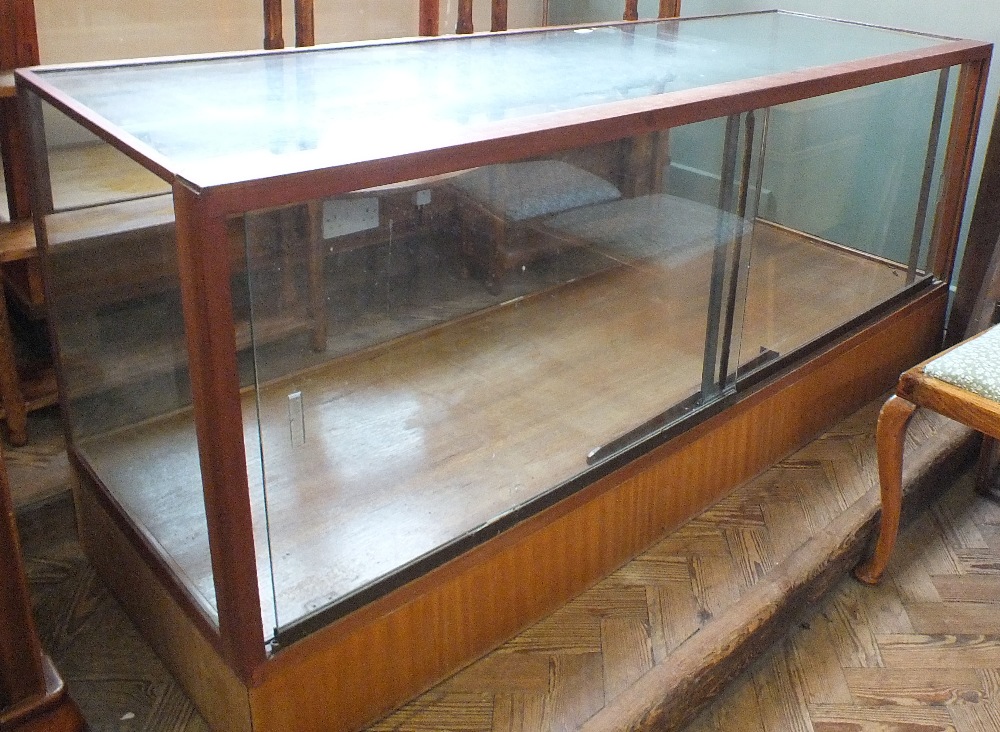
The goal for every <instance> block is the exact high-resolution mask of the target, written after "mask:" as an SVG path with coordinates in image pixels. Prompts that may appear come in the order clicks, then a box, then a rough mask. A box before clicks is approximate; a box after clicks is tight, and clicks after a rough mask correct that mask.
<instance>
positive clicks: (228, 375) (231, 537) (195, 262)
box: [174, 183, 266, 682]
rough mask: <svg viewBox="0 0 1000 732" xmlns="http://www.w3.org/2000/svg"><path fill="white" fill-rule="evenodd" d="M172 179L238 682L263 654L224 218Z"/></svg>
mask: <svg viewBox="0 0 1000 732" xmlns="http://www.w3.org/2000/svg"><path fill="white" fill-rule="evenodd" d="M210 204H211V201H210V200H206V199H199V197H198V195H197V194H196V193H195V192H193V191H191V190H190V189H188V188H186V187H185V186H184V185H182V184H180V183H177V184H175V185H174V211H175V217H176V227H177V260H178V265H179V268H180V275H181V300H182V305H183V310H184V326H185V332H186V337H187V349H188V357H189V359H190V374H191V390H192V393H193V396H194V421H195V431H196V433H197V436H198V452H199V455H200V462H201V474H202V484H203V488H204V495H205V513H206V516H207V520H208V543H209V548H210V550H211V553H212V573H213V577H214V581H215V599H216V607H217V608H218V613H219V634H220V636H221V639H222V649H223V656H224V657H225V660H226V662H227V663H228V664H229V665H230V667H231V668H232V669H233V671H234V672H235V673H236V675H237V676H238V677H239V678H240V679H242V680H243V681H245V682H249V681H250V679H252V678H253V675H254V672H255V671H256V669H257V668H258V667H259V666H260V665H261V664H262V663H263V662H264V660H265V658H266V654H265V648H264V634H263V621H262V619H261V604H260V594H259V590H258V576H257V561H256V550H255V547H254V535H253V517H252V514H251V506H250V488H249V482H248V477H247V459H246V453H245V452H244V448H243V410H242V405H241V403H240V379H239V371H238V368H237V363H236V336H235V333H236V325H235V322H234V319H233V304H232V295H231V293H230V277H231V272H230V263H229V256H228V252H227V251H226V247H227V245H228V239H227V235H226V221H225V218H224V217H223V216H222V215H220V214H219V213H218V212H217V211H215V210H212V206H211V205H210Z"/></svg>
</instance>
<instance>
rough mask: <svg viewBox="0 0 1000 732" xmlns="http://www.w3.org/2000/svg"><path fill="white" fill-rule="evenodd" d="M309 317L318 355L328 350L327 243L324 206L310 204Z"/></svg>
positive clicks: (312, 338) (314, 203) (311, 342)
mask: <svg viewBox="0 0 1000 732" xmlns="http://www.w3.org/2000/svg"><path fill="white" fill-rule="evenodd" d="M307 236H308V237H309V260H308V270H309V273H308V278H309V317H310V318H312V321H313V323H312V325H313V327H312V333H311V337H310V341H309V342H310V345H311V346H312V349H313V350H314V351H316V352H317V353H322V352H323V351H325V350H326V336H327V324H326V280H325V277H324V266H325V263H326V243H325V242H324V241H323V204H322V202H321V201H310V202H309V226H308V233H307Z"/></svg>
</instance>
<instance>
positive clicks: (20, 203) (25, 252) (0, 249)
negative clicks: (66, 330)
mask: <svg viewBox="0 0 1000 732" xmlns="http://www.w3.org/2000/svg"><path fill="white" fill-rule="evenodd" d="M38 62H39V58H38V34H37V32H36V28H35V8H34V2H33V0H0V155H2V157H3V172H4V180H5V183H6V187H7V202H8V208H9V214H10V220H11V222H12V223H0V272H2V277H3V292H4V293H6V295H7V296H8V297H10V298H12V299H13V300H14V301H16V302H18V303H19V304H21V305H23V306H24V308H23V309H24V311H25V312H26V313H27V314H28V316H29V317H30V318H34V319H38V318H41V317H42V312H43V298H42V278H41V271H40V268H39V261H38V251H37V248H36V246H35V233H34V229H33V227H32V223H31V202H30V200H29V180H30V168H29V165H30V163H29V158H28V151H27V143H26V138H25V132H24V128H23V125H22V122H21V118H20V114H19V112H18V108H17V99H16V97H15V89H14V75H13V72H12V70H13V69H16V68H19V67H22V66H34V65H36V64H38ZM27 376H28V378H27V380H24V379H22V374H21V373H20V372H19V370H18V365H17V359H16V358H15V347H14V340H13V337H12V335H11V329H10V320H9V317H8V312H7V305H6V302H4V298H3V297H2V296H0V404H2V406H3V410H4V419H5V420H6V422H7V430H8V438H9V440H10V441H11V443H13V444H15V445H23V444H24V443H25V442H27V441H28V434H27V413H28V411H29V410H31V409H36V408H39V407H42V406H48V405H50V404H54V403H55V401H56V393H55V381H54V378H53V375H52V371H51V369H48V368H43V369H41V370H39V371H38V372H37V373H33V374H29V375H27Z"/></svg>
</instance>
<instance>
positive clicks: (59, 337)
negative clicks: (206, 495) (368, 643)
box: [41, 117, 217, 620]
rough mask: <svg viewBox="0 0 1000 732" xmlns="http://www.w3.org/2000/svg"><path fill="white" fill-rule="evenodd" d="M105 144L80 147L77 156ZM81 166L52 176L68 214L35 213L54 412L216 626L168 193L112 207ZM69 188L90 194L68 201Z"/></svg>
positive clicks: (99, 182)
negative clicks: (40, 229)
mask: <svg viewBox="0 0 1000 732" xmlns="http://www.w3.org/2000/svg"><path fill="white" fill-rule="evenodd" d="M48 119H49V118H48V117H46V120H47V121H48ZM63 119H65V118H63ZM54 129H55V128H54V127H53V126H48V130H49V132H50V133H52V132H53V131H54ZM68 136H69V137H74V138H84V137H85V136H86V135H85V133H83V132H82V131H79V130H77V131H70V132H68ZM105 148H106V146H103V144H92V143H88V145H87V146H86V147H85V150H86V152H84V153H83V157H84V160H85V161H89V160H91V158H90V157H89V155H90V153H92V152H94V150H97V149H100V150H101V151H102V152H101V153H99V155H103V152H105V151H106V149H105ZM71 151H73V152H79V151H80V149H79V148H70V147H50V148H49V153H50V157H49V160H50V161H56V160H65V161H68V160H70V159H71V158H72V154H71ZM61 156H65V157H61ZM102 159H106V158H103V157H102ZM129 162H131V161H129ZM53 165H54V163H53ZM87 165H89V162H84V163H81V165H80V166H77V165H76V164H75V163H73V164H70V163H67V165H66V169H67V170H72V171H75V172H74V173H73V176H71V177H67V178H65V179H62V180H64V181H65V182H66V184H67V188H66V191H67V192H68V191H74V193H73V194H72V195H73V206H74V207H73V208H69V209H67V210H60V211H55V212H53V213H50V214H48V215H43V216H42V217H41V218H42V221H43V223H44V229H45V234H46V241H45V243H44V250H45V268H46V271H45V276H46V277H47V279H48V286H49V288H48V292H49V293H50V297H49V299H48V301H47V303H46V307H47V314H48V319H49V324H50V328H51V329H52V331H53V334H54V338H55V341H56V344H57V353H58V359H59V368H60V372H61V379H62V380H61V385H62V388H63V393H62V395H63V398H64V402H63V406H64V410H63V414H64V417H65V419H66V420H67V425H68V429H69V432H70V434H71V438H72V442H73V444H74V446H75V447H76V449H77V450H78V453H79V455H80V457H81V459H82V460H83V461H85V462H86V463H87V465H88V466H89V467H90V468H91V470H92V471H93V473H94V474H95V475H96V476H97V477H98V479H99V481H100V482H101V483H102V484H103V485H104V487H105V488H106V489H107V490H108V491H109V493H110V494H111V496H112V497H113V498H114V500H115V502H116V503H117V504H118V505H119V506H120V507H121V508H122V510H123V511H124V512H125V514H127V516H128V517H129V518H130V519H131V521H132V522H133V523H134V525H135V526H136V528H137V529H138V531H139V532H140V533H141V534H142V535H144V536H145V537H146V539H147V540H148V542H149V544H150V545H151V546H152V548H153V549H154V551H156V552H158V553H159V555H160V557H161V558H162V560H163V561H164V563H165V564H166V566H168V567H169V568H170V570H171V571H172V572H173V573H174V575H175V576H176V577H177V579H178V580H179V581H180V583H181V584H182V586H183V587H184V588H186V589H187V591H188V593H189V595H190V596H191V597H192V598H193V599H194V601H195V603H196V604H197V605H198V606H199V607H200V608H201V609H202V610H203V611H204V613H205V614H206V615H207V616H208V617H209V618H212V619H216V620H217V609H216V605H215V590H214V583H213V575H212V567H211V561H210V554H209V549H208V530H207V523H206V519H205V504H204V499H203V496H202V482H201V468H200V463H199V459H198V445H197V439H196V436H195V431H194V422H193V418H192V408H191V404H192V397H191V386H190V379H189V375H188V359H187V350H186V344H185V338H184V323H183V317H182V314H181V302H180V276H179V273H178V267H177V258H176V246H175V237H174V218H173V201H172V198H171V196H170V195H169V194H163V195H154V196H148V197H145V198H137V199H126V200H115V199H117V192H116V193H115V195H114V196H111V199H112V200H108V199H109V196H108V195H106V194H107V192H108V189H105V188H104V186H105V184H106V183H108V182H109V181H110V180H112V178H113V176H112V175H110V174H109V173H107V171H105V173H102V174H101V175H98V176H96V177H95V178H94V179H92V180H91V179H89V178H87V177H86V176H84V177H82V178H79V177H76V175H77V173H78V172H79V171H81V170H83V169H85V168H86V166H87ZM50 169H51V167H50ZM115 170H119V169H117V168H116V169H115ZM71 178H72V179H74V180H75V182H74V183H73V184H72V185H70V184H69V181H70V179H71ZM153 180H154V181H158V182H160V183H162V181H159V179H158V178H153ZM53 183H54V185H56V183H55V179H54V180H53ZM77 186H82V187H85V188H86V187H88V186H93V187H94V188H95V189H97V193H96V194H95V195H94V196H89V195H84V194H82V193H78V192H76V189H77ZM59 190H60V189H59V188H56V192H57V193H58V191H59ZM91 190H93V189H91ZM68 195H69V193H67V196H68ZM62 200H63V202H68V199H67V198H66V197H63V198H62ZM95 201H97V202H98V203H96V204H95V203H94V202H95ZM89 204H94V205H89Z"/></svg>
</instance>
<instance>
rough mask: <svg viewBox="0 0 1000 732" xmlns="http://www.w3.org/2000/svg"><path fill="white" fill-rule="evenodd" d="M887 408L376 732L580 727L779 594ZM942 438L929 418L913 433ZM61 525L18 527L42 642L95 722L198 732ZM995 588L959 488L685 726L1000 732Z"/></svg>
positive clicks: (865, 472) (858, 472)
mask: <svg viewBox="0 0 1000 732" xmlns="http://www.w3.org/2000/svg"><path fill="white" fill-rule="evenodd" d="M878 406H879V405H878V404H872V405H870V406H869V407H867V408H865V409H863V410H861V411H860V412H859V413H858V414H856V415H854V416H853V417H851V418H849V419H847V420H845V421H844V422H842V423H841V424H839V425H838V426H837V427H836V428H835V429H834V430H832V431H831V432H830V433H828V434H827V435H825V436H824V437H822V438H821V439H818V440H816V441H814V442H813V443H811V444H810V445H808V446H807V447H805V448H804V449H802V450H800V451H799V452H797V453H796V454H795V455H793V456H791V457H790V458H789V459H787V460H785V461H783V462H782V463H780V464H779V465H778V466H776V467H775V468H773V469H771V470H769V471H768V472H766V473H765V474H763V475H762V476H760V477H759V478H757V479H756V480H754V481H752V482H750V483H748V484H747V485H746V486H744V487H742V488H741V489H739V490H737V491H736V492H735V493H734V494H733V495H732V496H730V497H729V498H728V499H726V500H725V501H723V502H722V503H720V504H719V505H717V506H715V507H713V508H712V509H711V510H709V511H708V512H706V513H705V514H704V515H702V516H700V517H699V518H697V519H696V520H694V521H692V522H690V523H689V524H687V525H686V526H684V527H683V528H682V529H680V530H678V531H677V532H675V533H674V534H672V535H670V536H668V537H667V538H665V539H664V540H662V541H661V542H659V543H658V544H657V545H656V546H654V547H653V548H652V549H650V550H649V551H648V552H646V553H645V554H643V555H641V556H640V557H638V558H636V559H635V560H633V561H632V562H630V563H629V564H627V565H626V566H624V567H623V568H622V569H620V570H619V571H618V572H616V573H615V574H613V575H612V576H611V577H609V578H607V579H606V580H605V581H603V582H601V583H599V584H598V585H597V586H595V587H594V588H592V589H591V590H589V591H588V592H586V593H584V594H583V595H582V596H580V597H579V598H577V599H576V600H574V601H572V602H571V603H569V604H568V605H567V606H566V607H564V608H562V609H560V610H558V611H557V612H555V613H554V614H553V615H552V616H550V617H549V618H546V619H545V620H543V621H541V622H539V623H538V624H536V625H535V626H533V627H531V628H529V629H528V630H526V631H525V632H523V633H522V634H521V635H519V636H518V637H516V638H515V639H513V640H512V641H510V642H509V643H507V644H506V645H504V646H503V647H501V648H500V649H498V650H497V651H495V652H494V653H492V654H490V655H488V656H487V657H485V658H483V659H482V660H480V661H478V662H476V663H474V664H472V665H471V666H470V667H468V668H467V669H465V670H464V671H461V672H459V673H458V674H456V675H455V676H453V677H452V678H451V679H448V680H446V681H444V682H443V683H441V684H439V685H438V686H437V687H435V688H434V689H432V690H430V691H429V692H427V693H426V694H424V695H423V696H421V697H419V698H418V699H416V700H414V701H413V702H411V703H410V704H408V705H407V706H405V707H404V708H402V709H400V710H399V711H397V712H396V713H395V714H393V715H391V716H389V717H388V718H386V719H385V720H383V721H382V722H380V723H378V724H376V725H374V726H373V727H372V728H371V729H372V730H373V731H377V732H388V731H389V730H404V731H405V730H412V731H413V732H417V731H418V730H441V731H442V732H444V731H446V730H463V731H468V732H478V731H483V732H485V731H487V730H491V731H492V730H503V731H507V732H514V731H515V730H517V731H521V732H527V731H529V730H568V729H575V728H577V727H579V726H581V725H583V724H584V723H585V722H587V720H588V719H590V718H591V717H592V716H593V715H594V714H596V713H598V712H600V711H601V710H602V709H605V708H606V707H609V705H612V704H613V703H614V701H615V700H616V699H617V698H619V697H620V695H621V693H622V692H623V691H624V690H626V689H628V688H629V687H630V686H631V685H633V684H635V683H636V682H637V681H639V680H641V679H642V678H643V677H644V676H645V677H647V678H648V674H649V673H650V672H651V671H652V670H654V669H657V668H663V667H664V666H665V665H669V664H671V662H672V659H674V658H676V657H677V656H676V655H675V654H678V653H680V652H681V649H683V648H684V645H685V641H689V640H697V638H696V635H697V634H698V633H699V632H702V633H705V632H706V629H707V628H708V627H709V626H710V625H711V624H712V623H716V622H718V621H719V620H720V619H721V618H724V617H726V613H727V612H731V611H732V609H733V608H734V607H737V606H738V603H739V600H740V599H741V597H745V596H746V595H747V593H748V592H749V591H750V590H751V589H753V588H755V587H758V586H759V585H761V584H762V583H765V582H769V581H772V582H773V581H775V576H776V575H780V573H781V568H782V566H783V563H784V562H786V560H787V559H788V558H789V557H790V556H792V555H793V554H794V553H795V552H796V550H798V549H799V548H800V547H802V545H803V544H804V543H805V542H806V541H807V540H808V539H809V538H810V537H812V536H814V535H816V534H817V533H818V532H821V531H823V530H824V529H825V528H826V527H828V526H829V525H830V523H831V521H833V520H834V519H835V518H836V517H837V516H839V515H841V514H843V512H844V511H845V509H847V508H848V507H850V506H851V505H852V504H853V503H854V502H856V501H858V500H859V499H861V497H862V496H864V495H865V494H866V493H867V492H868V491H869V489H870V488H872V487H873V486H874V485H875V480H876V479H875V456H874V447H873V440H872V433H873V427H874V419H875V415H876V412H877V409H878ZM940 425H941V423H940V422H935V421H934V420H931V419H924V418H922V417H920V416H918V418H917V420H915V424H914V426H913V428H912V429H911V435H912V437H913V439H914V440H922V439H925V438H927V437H929V436H932V434H933V433H934V432H935V431H937V430H938V429H940ZM70 516H71V512H70V511H69V510H67V508H66V507H65V506H63V507H62V508H61V509H59V510H57V511H55V512H54V513H53V511H52V510H51V507H50V509H48V512H46V510H41V511H35V512H30V513H28V514H26V515H24V516H22V519H23V521H22V526H23V528H22V531H23V532H24V533H25V542H24V543H25V547H24V548H25V554H26V559H27V568H28V572H29V576H30V580H31V583H32V588H33V590H34V592H35V597H36V602H37V611H38V615H39V625H40V629H41V632H42V635H43V643H45V645H46V647H47V648H48V649H49V652H50V654H51V655H52V656H53V660H54V661H55V662H56V664H57V665H58V666H59V667H60V669H61V670H62V672H63V674H64V676H65V677H66V678H67V681H68V682H69V685H70V690H71V693H72V694H73V695H74V696H75V697H76V698H77V699H78V701H79V703H80V706H81V708H82V709H83V711H84V714H85V716H87V718H88V720H89V721H90V722H91V724H92V728H93V729H109V730H112V729H114V730H126V729H127V730H133V729H135V730H139V729H141V730H156V731H160V730H170V731H171V732H181V731H182V730H183V731H184V732H191V731H193V730H199V731H201V730H204V729H205V726H204V722H203V721H202V720H201V719H200V718H199V717H198V716H197V714H196V713H195V712H194V710H193V709H192V707H191V706H190V703H189V702H188V701H187V699H186V698H185V697H183V695H182V694H181V693H180V692H179V690H178V689H177V687H176V685H174V684H173V682H172V681H171V680H170V679H169V676H168V675H166V674H165V672H164V671H163V669H162V667H161V666H159V664H158V662H156V660H155V658H153V657H152V656H151V654H150V653H149V651H148V648H146V647H145V646H144V645H143V644H142V641H141V640H140V639H139V638H138V636H137V635H136V634H135V632H134V631H132V630H131V629H130V626H129V625H128V623H127V621H125V620H124V618H123V616H122V615H121V613H120V611H118V609H117V606H116V605H115V603H114V601H113V600H112V599H111V598H110V597H109V596H108V594H107V592H106V591H104V590H103V589H102V588H101V586H100V583H99V581H98V580H97V579H96V578H95V577H94V575H93V572H92V570H91V569H90V568H89V566H88V565H87V563H86V561H85V560H84V559H83V558H82V557H81V555H80V554H79V548H78V547H77V546H76V545H75V543H74V542H73V541H72V539H71V537H68V536H67V534H68V533H69V532H68V528H67V526H66V523H67V521H69V519H70ZM998 575H1000V507H998V506H996V505H994V504H991V503H988V502H986V501H985V500H984V499H980V498H978V497H975V496H974V495H973V494H972V492H971V489H970V487H969V481H968V480H964V481H957V482H956V483H955V485H954V486H953V487H952V488H950V489H949V490H948V491H947V492H946V493H945V494H944V496H943V497H942V498H941V499H939V500H938V501H937V502H936V503H935V504H934V505H933V506H932V507H931V508H930V509H929V510H928V511H926V512H924V513H923V514H922V515H920V517H919V518H918V519H917V521H916V523H914V524H913V525H911V526H910V527H909V528H908V529H907V531H906V532H905V534H904V535H903V537H902V540H901V546H900V549H899V551H898V553H897V555H896V556H895V558H894V561H893V564H892V566H891V568H890V575H889V577H888V579H887V581H886V582H885V584H884V586H883V587H880V588H877V589H869V588H864V587H862V586H860V585H858V584H857V583H856V582H854V580H852V579H850V578H848V577H846V576H845V577H844V579H843V580H842V581H841V582H840V584H839V585H838V586H837V588H836V590H835V591H834V592H833V593H832V594H831V595H830V597H829V598H828V599H826V600H824V601H823V602H822V603H821V604H818V605H817V606H816V607H803V608H801V612H800V613H799V620H798V622H797V625H796V627H794V629H792V630H790V631H789V632H788V633H787V634H786V635H785V637H784V638H783V640H782V641H781V642H779V643H778V644H776V645H775V646H774V647H773V648H772V649H771V650H770V651H768V652H767V654H766V655H764V656H763V657H761V658H760V659H759V660H758V661H757V662H756V663H755V664H754V666H753V667H752V668H751V669H750V670H749V671H748V672H747V673H745V674H744V675H743V676H742V677H741V678H740V679H738V680H737V681H736V682H735V683H734V684H733V685H732V686H731V687H730V691H728V692H727V693H725V694H724V695H722V696H720V697H719V699H718V700H717V702H716V704H715V705H714V706H713V707H711V708H709V709H708V710H706V711H705V712H704V713H703V714H702V715H701V716H700V717H699V718H698V719H697V720H696V721H695V722H694V723H693V724H692V725H691V727H690V729H689V732H703V731H704V730H715V729H718V730H739V731H740V732H744V731H747V732H758V731H761V732H765V731H766V732H772V731H774V732H777V731H779V730H780V731H782V732H783V731H784V730H816V731H817V732H855V731H856V732H867V731H869V730H871V731H873V732H874V731H876V730H879V731H884V730H899V731H904V730H905V731H907V732H931V731H932V730H951V729H954V730H959V731H962V732H964V731H965V730H968V731H970V732H981V731H985V730H1000V702H998V701H997V700H1000V696H998V695H1000V614H998V613H997V612H996V611H997V609H998V607H997V603H998V602H1000V590H998V589H997V586H996V585H995V581H996V580H997V579H998ZM701 637H705V636H704V635H703V636H701ZM688 647H690V645H689V646H688ZM609 708H610V707H609ZM605 711H607V710H605ZM618 723H620V724H621V725H622V728H623V729H624V728H626V726H627V723H628V720H626V719H621V720H618Z"/></svg>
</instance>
